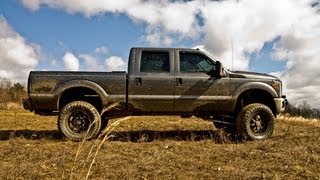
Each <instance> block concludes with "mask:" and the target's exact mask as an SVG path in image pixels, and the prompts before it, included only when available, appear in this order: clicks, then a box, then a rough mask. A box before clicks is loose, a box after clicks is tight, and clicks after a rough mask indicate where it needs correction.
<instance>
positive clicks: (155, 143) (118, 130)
mask: <svg viewBox="0 0 320 180" xmlns="http://www.w3.org/2000/svg"><path fill="white" fill-rule="evenodd" d="M112 123H119V124H118V125H117V126H115V127H114V129H113V130H112V132H110V131H108V132H107V133H108V134H107V135H108V140H106V141H105V142H104V139H103V137H101V138H99V139H97V140H92V141H89V142H83V143H81V142H71V141H67V140H65V139H64V138H63V137H62V136H61V135H60V133H59V132H58V130H57V126H56V117H41V116H36V115H33V114H32V113H29V112H25V111H19V112H14V111H1V112H0V167H1V168H0V179H85V178H86V177H88V179H320V171H319V169H320V146H319V144H320V131H319V130H320V121H319V120H304V119H302V118H288V117H279V118H278V119H277V122H276V127H275V132H274V135H273V136H272V137H271V138H270V139H268V140H266V141H247V142H240V143H237V142H235V141H231V140H228V138H227V137H226V136H225V134H224V133H223V131H221V130H217V129H215V127H214V126H213V125H212V123H211V122H207V121H203V120H201V119H197V118H188V119H181V118H180V117H167V116H165V117H161V116H142V117H130V118H127V119H125V120H122V121H121V122H120V121H117V120H113V121H111V122H110V123H109V125H110V124H112ZM108 127H109V129H110V128H112V126H108Z"/></svg>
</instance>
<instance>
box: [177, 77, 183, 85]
mask: <svg viewBox="0 0 320 180" xmlns="http://www.w3.org/2000/svg"><path fill="white" fill-rule="evenodd" d="M176 84H177V86H182V78H177V79H176Z"/></svg>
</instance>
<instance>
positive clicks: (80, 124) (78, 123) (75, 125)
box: [68, 110, 91, 133]
mask: <svg viewBox="0 0 320 180" xmlns="http://www.w3.org/2000/svg"><path fill="white" fill-rule="evenodd" d="M90 119H91V116H90V114H88V113H86V112H84V111H80V110H78V111H74V112H72V113H71V114H70V116H69V118H68V126H69V129H70V130H71V131H72V132H75V133H83V132H86V131H87V130H88V129H89V126H90Z"/></svg>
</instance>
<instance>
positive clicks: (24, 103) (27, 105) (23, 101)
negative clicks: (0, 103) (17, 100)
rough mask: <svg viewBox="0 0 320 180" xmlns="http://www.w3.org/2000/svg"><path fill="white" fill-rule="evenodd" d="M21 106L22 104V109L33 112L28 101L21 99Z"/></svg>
mask: <svg viewBox="0 0 320 180" xmlns="http://www.w3.org/2000/svg"><path fill="white" fill-rule="evenodd" d="M22 104H23V108H24V109H26V110H29V111H33V109H32V106H31V100H30V99H23V100H22Z"/></svg>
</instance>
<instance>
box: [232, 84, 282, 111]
mask: <svg viewBox="0 0 320 180" xmlns="http://www.w3.org/2000/svg"><path fill="white" fill-rule="evenodd" d="M250 90H261V91H265V92H267V93H269V94H270V95H271V96H272V97H278V94H277V92H276V91H275V90H274V89H273V88H272V87H271V86H270V85H269V84H266V83H263V82H248V83H245V84H242V85H241V86H240V87H239V88H237V90H236V92H235V93H234V94H233V95H232V97H233V99H234V100H235V104H234V105H233V109H234V108H236V105H237V102H238V99H239V97H240V95H241V94H243V93H244V92H245V91H250Z"/></svg>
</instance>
